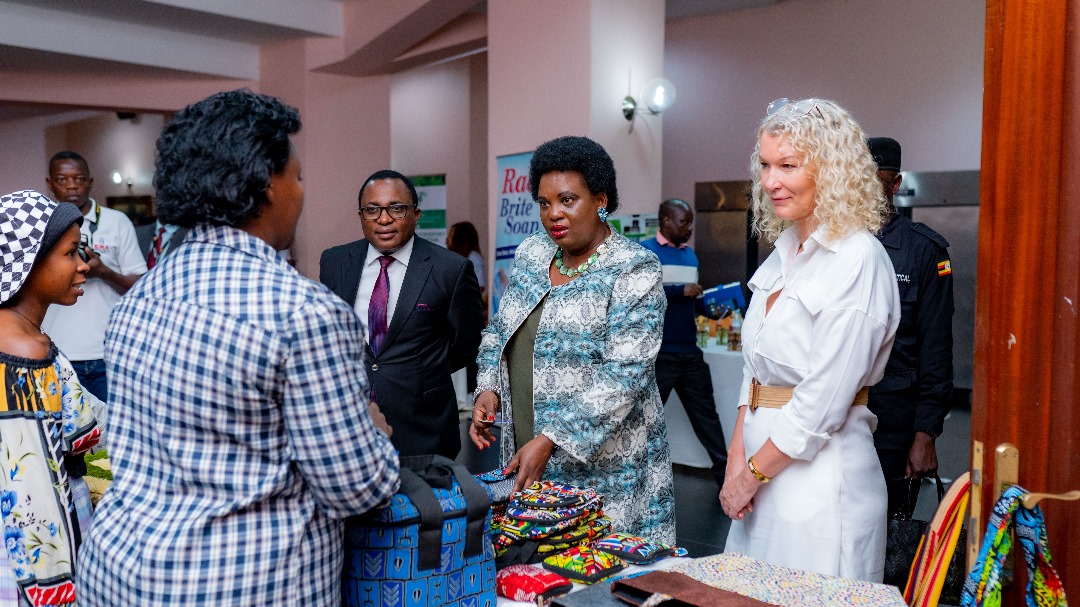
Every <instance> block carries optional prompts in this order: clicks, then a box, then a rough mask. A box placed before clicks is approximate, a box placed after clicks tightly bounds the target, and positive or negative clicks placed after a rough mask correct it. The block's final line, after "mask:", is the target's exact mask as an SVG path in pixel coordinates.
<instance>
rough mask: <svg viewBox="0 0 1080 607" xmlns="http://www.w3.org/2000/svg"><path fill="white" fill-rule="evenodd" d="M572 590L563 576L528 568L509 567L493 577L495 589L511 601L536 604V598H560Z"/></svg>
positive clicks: (568, 581)
mask: <svg viewBox="0 0 1080 607" xmlns="http://www.w3.org/2000/svg"><path fill="white" fill-rule="evenodd" d="M573 588H574V583H573V582H571V581H570V580H568V579H566V578H564V577H563V576H561V575H559V574H557V573H552V572H550V571H544V570H543V569H537V568H536V567H530V566H529V565H510V566H509V567H506V568H504V569H502V570H500V571H499V573H498V575H496V576H495V589H496V590H498V592H499V594H500V595H502V596H504V597H506V598H508V599H510V600H512V601H526V602H529V603H534V604H535V603H536V598H537V597H540V598H542V599H545V600H546V599H550V598H553V597H557V596H562V595H564V594H566V593H567V592H570V591H571V590H572V589H573Z"/></svg>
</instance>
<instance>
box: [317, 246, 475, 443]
mask: <svg viewBox="0 0 1080 607" xmlns="http://www.w3.org/2000/svg"><path fill="white" fill-rule="evenodd" d="M367 251H368V241H367V240H358V241H356V242H351V243H349V244H345V245H340V246H336V247H333V248H330V249H327V250H325V251H323V254H322V258H321V259H320V260H319V280H320V281H322V283H323V284H325V285H326V286H328V287H330V290H332V291H333V292H334V293H336V294H337V295H338V296H339V297H341V298H342V299H344V300H345V301H346V302H348V304H349V305H350V306H353V305H355V303H356V290H357V288H358V287H359V285H360V273H361V272H362V271H363V265H364V261H365V259H366V258H367ZM363 321H364V324H367V319H363ZM483 327H484V311H483V308H482V305H481V303H480V286H479V284H478V283H477V281H476V273H475V272H474V271H473V268H472V263H471V262H469V261H468V260H467V259H465V258H464V257H462V256H460V255H458V254H457V253H453V252H451V251H448V250H446V249H444V248H442V247H440V246H438V245H435V244H432V243H430V242H428V241H426V240H424V239H423V238H420V237H414V244H413V252H412V257H411V258H410V260H409V267H408V269H407V270H406V271H405V279H404V280H403V281H402V283H401V292H400V294H399V295H398V300H397V306H396V307H395V308H394V314H393V316H392V317H391V319H390V327H389V329H388V330H387V333H386V337H385V338H384V339H383V346H382V352H380V353H379V355H378V356H373V355H372V352H371V347H370V346H368V347H367V354H368V356H367V369H368V377H369V378H370V380H371V384H372V386H373V387H374V388H375V391H376V399H377V401H378V403H379V407H380V408H381V409H382V412H383V414H384V415H386V421H387V422H389V424H390V425H391V426H392V427H393V429H394V433H393V436H392V437H391V438H390V440H391V441H392V442H393V443H394V446H395V447H397V449H398V451H400V452H401V455H424V454H429V453H438V454H440V455H445V456H447V457H450V458H454V457H456V456H457V453H458V451H459V450H460V449H461V438H460V430H459V425H460V424H459V422H458V412H457V398H456V396H455V395H454V385H453V383H452V382H451V381H450V374H451V373H453V372H454V371H457V370H458V369H460V368H462V367H464V366H465V363H467V362H469V361H473V360H476V351H477V349H478V348H479V347H480V331H481V330H482V329H483Z"/></svg>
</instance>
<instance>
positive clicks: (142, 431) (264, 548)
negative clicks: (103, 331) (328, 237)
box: [76, 226, 398, 607]
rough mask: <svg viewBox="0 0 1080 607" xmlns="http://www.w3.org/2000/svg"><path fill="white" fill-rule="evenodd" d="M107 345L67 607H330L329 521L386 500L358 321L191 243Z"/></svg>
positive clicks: (337, 560) (337, 550) (318, 292)
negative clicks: (107, 460)
mask: <svg viewBox="0 0 1080 607" xmlns="http://www.w3.org/2000/svg"><path fill="white" fill-rule="evenodd" d="M105 341H106V343H105V359H106V362H107V365H108V367H107V368H108V375H109V392H110V396H111V397H112V398H111V401H110V403H109V409H110V420H109V426H108V429H107V432H108V437H107V441H108V448H109V453H110V455H111V459H112V470H113V476H114V479H115V480H114V481H113V484H112V487H111V488H110V489H109V490H108V492H106V494H105V497H104V498H103V499H102V500H101V503H100V504H99V505H98V510H97V512H96V513H95V515H94V522H93V528H92V529H91V531H90V533H89V535H88V537H87V539H86V542H85V544H84V545H83V547H82V550H81V551H80V554H79V561H78V564H77V577H76V579H77V584H78V602H79V605H80V606H83V607H94V606H97V605H124V606H127V605H132V606H133V605H139V606H140V607H146V606H154V605H170V606H174V605H260V606H261V605H268V606H269V605H304V606H311V605H327V606H331V605H332V606H334V607H337V606H338V605H340V604H341V601H340V583H341V582H340V576H341V567H342V541H343V537H342V535H343V529H342V519H343V518H344V517H346V516H349V515H352V514H359V513H362V512H365V511H367V510H369V509H371V508H372V507H374V506H376V505H378V504H380V503H381V502H383V501H384V500H385V499H387V498H388V497H389V496H390V495H391V494H392V493H393V492H394V491H395V490H396V488H397V484H398V482H397V479H398V458H397V455H396V453H395V452H394V449H393V447H392V446H391V445H390V441H389V440H388V439H387V438H386V437H385V436H384V435H383V434H382V433H381V432H379V431H378V430H377V429H376V428H375V425H374V424H373V423H372V421H371V418H370V416H369V415H368V413H367V408H366V403H367V401H368V383H367V378H366V375H365V372H364V365H363V361H362V356H363V347H364V336H363V329H362V328H361V326H360V323H359V321H358V319H357V317H356V313H355V312H353V310H352V309H351V308H349V306H348V305H346V304H345V303H344V302H343V301H341V300H340V299H338V298H337V297H335V296H334V295H333V294H332V293H331V292H330V290H329V289H327V288H326V287H324V286H323V285H321V284H318V283H316V282H313V281H311V280H308V279H307V278H304V277H302V276H300V275H299V274H298V273H297V272H296V271H295V270H294V269H293V268H292V267H291V266H289V265H288V264H287V263H286V262H285V261H284V260H282V259H279V258H278V256H277V254H276V253H275V251H274V250H273V249H272V248H271V247H270V246H269V245H267V244H266V243H264V242H263V241H262V240H259V239H257V238H255V237H253V236H251V235H249V234H247V233H245V232H242V231H240V230H236V229H234V228H227V227H210V226H199V227H197V228H195V229H194V230H193V231H192V232H191V234H190V235H189V237H188V241H187V242H186V243H185V244H184V245H183V246H181V247H180V248H178V249H177V250H176V251H175V252H173V253H172V254H171V255H169V256H168V257H166V258H165V259H164V260H163V261H162V262H161V263H160V264H159V265H158V266H156V267H155V268H154V269H153V270H152V271H151V272H150V273H148V274H147V275H146V276H145V277H143V278H142V279H140V280H139V282H138V283H136V284H135V286H134V287H133V288H132V289H131V290H130V291H129V292H128V293H127V295H126V296H124V298H123V299H122V300H121V301H120V303H119V304H118V305H117V306H116V308H115V309H114V310H113V313H112V316H111V317H110V319H109V327H108V331H107V335H106V340H105Z"/></svg>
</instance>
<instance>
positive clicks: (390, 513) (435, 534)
mask: <svg viewBox="0 0 1080 607" xmlns="http://www.w3.org/2000/svg"><path fill="white" fill-rule="evenodd" d="M490 519H491V503H490V500H489V498H488V495H487V492H485V491H484V489H483V488H482V487H481V486H480V483H479V482H478V481H477V480H476V479H475V478H474V477H473V476H472V475H471V474H469V471H468V470H467V469H466V468H465V467H464V466H462V465H460V464H457V463H455V462H454V461H453V460H451V459H448V458H446V457H443V456H440V455H421V456H408V457H402V458H401V488H400V489H398V492H397V493H396V494H394V496H393V498H391V501H390V504H389V505H387V506H386V507H384V508H379V509H377V510H372V511H371V512H367V513H365V514H363V515H361V516H354V517H350V518H348V519H346V520H345V565H344V571H343V572H342V600H343V601H342V602H343V604H344V605H345V606H346V607H428V606H431V607H436V606H443V605H445V606H447V607H495V551H494V550H493V549H492V546H491V539H490V537H489V535H488V528H489V527H490V524H491V521H490Z"/></svg>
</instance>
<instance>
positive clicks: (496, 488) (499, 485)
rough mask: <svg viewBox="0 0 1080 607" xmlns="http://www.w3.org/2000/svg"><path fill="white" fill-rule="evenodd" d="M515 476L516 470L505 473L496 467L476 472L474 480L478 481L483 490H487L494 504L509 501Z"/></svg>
mask: <svg viewBox="0 0 1080 607" xmlns="http://www.w3.org/2000/svg"><path fill="white" fill-rule="evenodd" d="M516 477H517V473H516V472H511V473H509V474H507V473H505V472H503V471H502V468H496V469H495V470H490V471H488V472H485V473H483V474H477V475H476V480H478V481H480V485H481V486H482V487H483V488H484V491H487V493H488V496H489V497H491V503H492V504H493V505H494V504H498V503H500V502H508V501H510V495H511V494H512V493H513V492H514V479H515V478H516Z"/></svg>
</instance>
